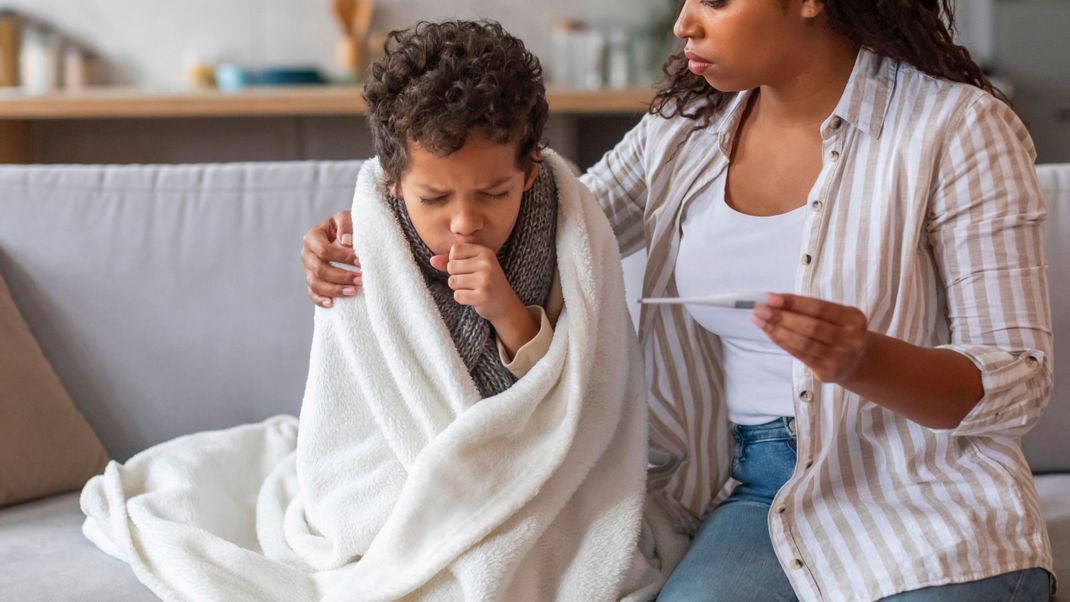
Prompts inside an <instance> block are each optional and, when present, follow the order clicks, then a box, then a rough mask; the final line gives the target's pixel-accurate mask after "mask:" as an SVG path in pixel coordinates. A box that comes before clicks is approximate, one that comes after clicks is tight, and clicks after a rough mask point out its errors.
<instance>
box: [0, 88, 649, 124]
mask: <svg viewBox="0 0 1070 602" xmlns="http://www.w3.org/2000/svg"><path fill="white" fill-rule="evenodd" d="M653 95H654V92H653V90H651V89H648V88H634V89H625V90H560V89H559V90H555V89H550V90H549V91H548V92H547V97H548V100H549V102H550V110H551V111H553V112H554V113H565V114H586V115H591V114H629V113H641V112H643V111H644V110H645V109H646V107H647V106H648V105H649V103H650V100H651V99H652V98H653ZM365 113H367V106H366V104H365V103H364V100H363V99H362V98H361V92H360V89H359V88H358V87H355V86H315V87H292V88H266V87H265V88H260V87H254V88H247V89H246V90H243V91H241V92H238V93H226V92H220V91H218V90H190V91H177V92H164V91H151V90H140V89H133V88H89V89H86V90H80V91H71V92H66V91H64V92H55V93H49V94H42V95H27V94H23V93H22V92H20V91H18V90H2V91H0V120H8V121H29V120H39V119H92V118H111V119H122V118H127V119H129V118H172V117H254V116H287V115H289V116H311V115H363V114H365Z"/></svg>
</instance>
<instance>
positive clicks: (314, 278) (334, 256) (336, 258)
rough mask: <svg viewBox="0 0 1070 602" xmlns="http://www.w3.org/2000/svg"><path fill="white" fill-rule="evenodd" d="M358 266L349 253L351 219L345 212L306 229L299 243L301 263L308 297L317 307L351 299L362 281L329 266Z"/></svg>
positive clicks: (346, 272) (353, 254) (352, 273)
mask: <svg viewBox="0 0 1070 602" xmlns="http://www.w3.org/2000/svg"><path fill="white" fill-rule="evenodd" d="M331 262H335V263H343V264H346V265H353V266H357V267H360V260H359V259H358V258H357V253H356V251H354V250H353V220H352V216H351V215H350V212H349V211H339V212H338V213H336V214H334V215H333V216H331V217H329V218H327V219H326V220H324V221H322V222H320V223H319V224H317V225H316V226H314V227H313V228H312V229H311V230H309V231H308V232H307V233H306V234H305V237H304V240H303V241H302V244H301V264H302V266H303V267H304V269H305V282H307V283H308V298H309V299H311V300H312V302H313V303H315V304H316V305H319V306H320V307H331V306H333V305H334V299H335V298H336V297H352V296H354V295H356V294H357V293H358V292H359V291H360V287H361V286H363V284H364V281H363V279H362V278H363V277H362V275H361V274H360V273H355V272H351V271H349V270H344V269H342V268H337V267H334V266H332V265H331Z"/></svg>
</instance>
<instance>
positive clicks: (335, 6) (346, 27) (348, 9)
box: [331, 0, 357, 36]
mask: <svg viewBox="0 0 1070 602" xmlns="http://www.w3.org/2000/svg"><path fill="white" fill-rule="evenodd" d="M331 9H332V10H333V11H334V19H335V21H337V22H338V26H339V27H341V28H342V33H343V34H345V35H346V36H352V35H353V19H354V15H355V14H356V11H357V0H332V4H331Z"/></svg>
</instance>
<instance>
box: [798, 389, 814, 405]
mask: <svg viewBox="0 0 1070 602" xmlns="http://www.w3.org/2000/svg"><path fill="white" fill-rule="evenodd" d="M799 399H801V400H802V401H804V402H806V403H810V402H811V401H813V400H814V394H813V393H811V392H809V391H803V392H802V393H799Z"/></svg>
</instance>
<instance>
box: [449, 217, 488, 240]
mask: <svg viewBox="0 0 1070 602" xmlns="http://www.w3.org/2000/svg"><path fill="white" fill-rule="evenodd" d="M482 228H483V218H482V216H480V215H479V214H478V213H476V212H474V211H459V212H458V213H457V214H456V215H454V216H453V220H452V221H451V222H450V231H451V232H453V233H454V234H456V235H457V236H465V237H467V236H472V235H473V234H475V233H476V232H479V231H480V229H482Z"/></svg>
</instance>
